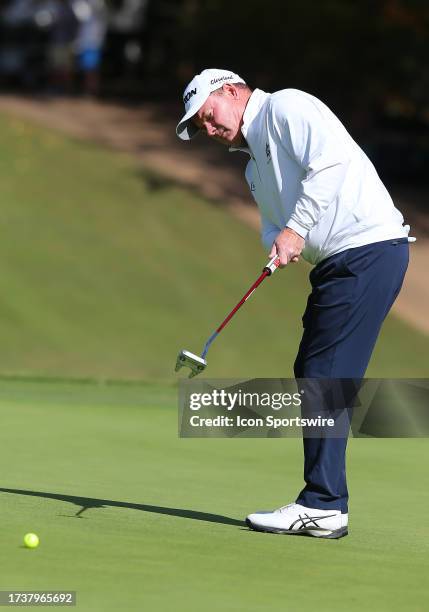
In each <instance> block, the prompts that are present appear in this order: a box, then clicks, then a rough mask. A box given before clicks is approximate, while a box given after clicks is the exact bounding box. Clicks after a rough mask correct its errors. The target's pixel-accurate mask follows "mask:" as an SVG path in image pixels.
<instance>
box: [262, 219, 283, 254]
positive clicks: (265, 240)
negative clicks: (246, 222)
mask: <svg viewBox="0 0 429 612" xmlns="http://www.w3.org/2000/svg"><path fill="white" fill-rule="evenodd" d="M279 233H280V229H279V228H278V227H277V225H274V223H272V222H271V221H270V220H269V219H267V217H265V216H264V215H263V214H262V213H261V239H262V244H263V245H264V247H265V248H266V249H267V251H271V247H272V246H273V242H274V240H275V239H276V238H277V236H278V235H279Z"/></svg>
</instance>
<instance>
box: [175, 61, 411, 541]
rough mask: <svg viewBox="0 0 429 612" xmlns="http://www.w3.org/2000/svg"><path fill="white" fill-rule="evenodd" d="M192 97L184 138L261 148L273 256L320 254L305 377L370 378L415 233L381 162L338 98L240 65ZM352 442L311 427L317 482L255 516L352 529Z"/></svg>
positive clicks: (316, 529)
mask: <svg viewBox="0 0 429 612" xmlns="http://www.w3.org/2000/svg"><path fill="white" fill-rule="evenodd" d="M183 101H184V104H185V115H184V116H183V118H182V119H181V121H180V122H179V124H178V126H177V128H176V133H177V135H178V136H179V138H181V139H183V140H190V139H191V138H193V137H194V136H195V135H196V134H197V133H198V132H199V131H202V132H205V133H206V134H207V136H208V137H209V138H212V139H213V140H216V141H218V142H220V143H221V144H224V145H227V146H228V147H230V148H231V150H240V151H244V152H245V153H247V154H248V155H249V157H250V159H249V162H248V164H247V168H246V180H247V183H248V185H249V188H250V191H251V193H252V195H253V197H254V198H255V200H256V203H257V205H258V208H259V212H260V215H261V221H262V241H263V243H264V245H265V247H266V248H267V250H269V256H270V257H274V256H275V255H277V256H278V257H279V258H280V267H284V266H286V265H288V264H289V263H295V262H297V261H298V260H299V257H300V256H301V255H302V257H303V258H304V259H306V260H307V261H308V262H309V263H311V264H313V265H314V267H313V269H312V271H311V273H310V282H311V286H312V291H311V293H310V295H309V297H308V303H307V307H306V310H305V312H304V316H303V327H304V332H303V336H302V340H301V343H300V346H299V349H298V355H297V358H296V361H295V364H294V373H295V377H296V378H332V379H334V378H357V379H360V378H362V377H363V376H364V374H365V371H366V368H367V366H368V362H369V360H370V357H371V353H372V351H373V349H374V345H375V342H376V340H377V336H378V334H379V331H380V328H381V325H382V323H383V320H384V318H385V317H386V315H387V313H388V312H389V310H390V308H391V306H392V304H393V302H394V301H395V298H396V296H397V295H398V293H399V291H400V289H401V286H402V282H403V279H404V276H405V272H406V269H407V265H408V242H409V241H411V240H413V239H412V238H408V232H409V229H410V228H409V226H407V225H405V226H404V225H403V221H404V219H403V217H402V215H401V213H400V212H399V210H397V209H396V208H395V206H394V204H393V202H392V199H391V197H390V195H389V193H388V192H387V190H386V188H385V186H384V185H383V183H382V182H381V180H380V178H379V176H378V174H377V172H376V170H375V168H374V166H373V165H372V163H371V162H370V160H369V159H368V158H367V156H366V155H365V153H364V152H363V151H362V150H361V149H360V148H359V146H358V145H357V144H356V143H355V142H354V140H353V139H352V138H351V136H350V135H349V134H348V132H347V130H346V129H345V128H344V126H343V125H342V124H341V122H340V121H339V120H338V118H337V117H336V116H335V115H334V114H333V113H332V112H331V111H330V110H329V108H328V107H327V106H325V104H323V103H322V102H321V101H320V100H318V99H317V98H315V97H314V96H312V95H309V94H307V93H304V92H302V91H298V90H296V89H284V90H282V91H278V92H276V93H273V94H269V93H266V92H264V91H262V90H260V89H255V90H254V91H252V90H251V89H250V88H249V87H248V86H247V85H246V83H245V81H244V80H243V79H242V78H240V77H239V76H238V75H237V74H234V73H233V72H231V71H229V70H217V69H209V70H204V71H203V72H201V74H198V75H197V76H195V77H194V79H193V80H192V81H191V82H190V83H189V85H188V86H187V87H186V89H185V92H184V97H183ZM346 445H347V438H345V437H340V438H332V437H331V438H329V437H317V438H310V437H304V479H305V483H306V485H305V487H304V488H303V490H302V491H301V492H300V493H299V495H298V497H297V499H296V501H295V502H294V503H291V504H288V505H286V506H282V507H281V508H279V509H278V510H274V511H273V512H256V513H254V514H250V515H249V516H248V517H247V521H246V522H247V524H248V525H249V527H251V528H252V529H255V530H258V531H269V532H274V533H291V534H307V535H313V536H316V537H322V538H340V537H343V536H345V535H347V533H348V491H347V484H346V469H345V453H346Z"/></svg>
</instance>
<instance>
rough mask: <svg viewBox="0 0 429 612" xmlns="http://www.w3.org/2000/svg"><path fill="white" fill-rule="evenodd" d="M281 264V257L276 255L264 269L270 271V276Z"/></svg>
mask: <svg viewBox="0 0 429 612" xmlns="http://www.w3.org/2000/svg"><path fill="white" fill-rule="evenodd" d="M279 265H280V259H279V258H278V257H277V255H275V256H274V257H273V258H272V259H270V261H269V262H268V263H267V265H266V266H265V268H264V270H266V271H267V272H268V276H270V275H271V274H272V273H273V272H275V271H276V270H277V268H278V267H279Z"/></svg>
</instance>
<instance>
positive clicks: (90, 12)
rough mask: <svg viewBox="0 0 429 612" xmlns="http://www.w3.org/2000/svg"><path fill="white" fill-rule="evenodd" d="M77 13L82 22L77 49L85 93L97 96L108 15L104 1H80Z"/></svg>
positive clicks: (76, 7)
mask: <svg viewBox="0 0 429 612" xmlns="http://www.w3.org/2000/svg"><path fill="white" fill-rule="evenodd" d="M75 11H76V13H77V17H78V19H79V22H80V23H79V28H78V33H77V39H76V45H75V49H76V53H77V57H78V67H79V69H80V70H81V71H82V73H83V88H84V93H85V94H86V95H88V96H96V95H98V93H99V90H100V66H101V61H102V53H103V46H104V41H105V38H106V33H107V21H108V13H107V9H106V5H105V2H104V0H79V1H78V2H76V3H75Z"/></svg>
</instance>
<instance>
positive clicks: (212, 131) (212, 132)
mask: <svg viewBox="0 0 429 612" xmlns="http://www.w3.org/2000/svg"><path fill="white" fill-rule="evenodd" d="M204 127H205V129H206V133H207V136H214V135H215V133H216V128H215V127H213V125H212V124H211V123H206V124H205V125H204Z"/></svg>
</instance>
